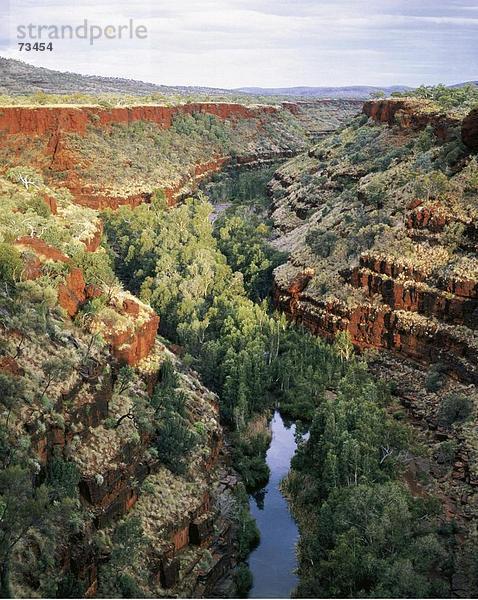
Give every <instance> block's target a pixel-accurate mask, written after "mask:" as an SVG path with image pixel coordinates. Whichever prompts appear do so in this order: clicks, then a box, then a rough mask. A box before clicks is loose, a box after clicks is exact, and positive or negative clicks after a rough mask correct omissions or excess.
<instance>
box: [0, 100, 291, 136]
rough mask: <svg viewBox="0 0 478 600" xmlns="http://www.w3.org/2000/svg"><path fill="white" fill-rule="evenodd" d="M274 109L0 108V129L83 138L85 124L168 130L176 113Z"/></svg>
mask: <svg viewBox="0 0 478 600" xmlns="http://www.w3.org/2000/svg"><path fill="white" fill-rule="evenodd" d="M278 110H280V109H279V107H275V106H266V105H264V106H243V105H241V104H235V103H227V102H195V103H188V104H180V105H178V106H133V107H121V108H110V109H107V108H100V107H96V106H77V107H71V108H70V107H66V106H48V107H23V106H12V107H8V106H7V107H5V108H2V111H1V115H0V130H1V131H2V132H3V133H4V134H6V135H15V134H21V135H36V136H42V135H51V134H55V133H78V134H80V135H85V134H86V131H87V128H88V125H91V124H94V125H95V126H98V127H105V128H108V127H111V125H114V124H119V123H123V124H130V123H134V122H135V121H146V122H148V123H155V124H156V125H159V126H160V127H162V128H164V129H169V128H170V127H171V125H172V123H173V119H174V117H175V116H176V115H179V114H189V115H190V114H193V113H204V114H209V115H214V116H216V117H218V118H219V119H223V120H225V119H233V120H242V119H256V118H261V117H263V116H264V115H267V114H274V113H276V112H277V111H278Z"/></svg>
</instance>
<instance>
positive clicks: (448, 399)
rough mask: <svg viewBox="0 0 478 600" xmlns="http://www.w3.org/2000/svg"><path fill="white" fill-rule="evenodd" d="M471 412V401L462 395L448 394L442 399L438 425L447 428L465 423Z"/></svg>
mask: <svg viewBox="0 0 478 600" xmlns="http://www.w3.org/2000/svg"><path fill="white" fill-rule="evenodd" d="M472 410H473V401H472V399H471V398H469V397H467V396H464V395H463V394H448V396H445V398H443V400H442V403H441V406H440V410H439V413H438V422H439V423H440V425H444V426H446V427H449V426H451V425H453V423H461V422H463V421H465V420H466V419H467V418H468V417H469V416H470V415H471V412H472Z"/></svg>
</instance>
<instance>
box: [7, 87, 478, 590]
mask: <svg viewBox="0 0 478 600" xmlns="http://www.w3.org/2000/svg"><path fill="white" fill-rule="evenodd" d="M452 99H453V98H452ZM19 102H20V103H19V104H18V105H16V104H14V103H13V102H12V104H11V105H7V106H2V107H0V135H1V137H0V163H1V168H0V193H1V198H2V210H1V212H0V275H1V278H2V288H1V292H0V315H1V326H0V386H1V392H2V426H1V429H0V434H1V440H2V444H1V448H0V459H1V461H2V463H1V464H2V471H1V476H0V488H1V494H2V506H3V508H4V515H5V516H6V517H7V518H6V519H5V525H4V530H2V531H3V534H4V540H6V541H7V542H6V543H5V544H4V546H2V547H0V559H1V561H0V562H1V569H0V584H1V589H2V595H3V596H5V597H12V596H13V597H57V598H61V597H210V596H214V597H246V596H247V594H248V593H249V592H250V593H251V597H264V596H266V595H268V594H266V592H267V590H269V595H270V594H272V595H273V596H275V597H289V596H290V594H291V593H294V594H296V595H298V596H299V597H319V596H320V597H327V596H329V597H344V596H352V597H357V596H359V597H394V596H395V597H415V596H416V597H430V596H432V597H447V596H448V595H453V596H454V597H465V596H467V595H470V594H471V595H473V594H474V593H476V590H477V589H478V587H477V581H476V574H475V564H476V562H475V561H476V541H475V539H476V535H477V530H476V523H477V521H476V519H477V516H478V513H477V508H478V496H477V494H476V489H477V488H476V486H477V485H478V466H477V462H476V461H477V454H476V448H475V447H476V432H475V427H474V423H475V421H476V410H477V404H476V403H477V401H478V395H477V394H476V384H477V379H476V378H477V368H478V364H477V355H476V350H477V338H476V327H477V323H478V321H477V319H478V297H477V294H478V269H477V265H478V263H477V258H476V227H475V221H476V210H477V203H476V200H477V197H478V196H477V193H478V187H477V185H478V183H477V182H478V163H477V159H476V147H477V144H476V132H477V128H476V120H477V115H476V110H474V111H473V110H472V111H470V110H469V107H468V106H466V107H462V106H461V105H460V104H459V103H457V105H456V106H453V109H449V108H445V107H443V106H442V105H440V102H439V101H438V100H437V101H436V102H435V103H433V102H431V101H425V100H423V99H420V98H418V97H410V98H402V97H397V98H393V99H386V100H371V101H368V102H365V104H363V103H362V102H357V101H354V100H337V101H331V100H322V101H320V100H317V101H297V102H286V101H280V102H276V103H273V104H270V105H266V104H259V103H252V102H251V103H249V104H247V103H245V104H240V103H237V102H209V101H205V102H196V101H194V102H185V103H183V104H179V105H177V106H166V105H165V106H160V105H153V104H150V105H148V104H142V105H140V104H138V105H132V106H101V105H100V104H94V103H92V100H91V99H89V100H88V102H86V101H85V102H84V103H83V104H82V103H78V104H75V105H73V106H68V105H67V104H62V105H45V106H32V105H28V104H27V103H25V104H24V105H22V104H21V102H22V101H21V100H20V101H19ZM283 420H288V421H290V422H291V423H293V424H292V427H291V429H285V428H284V427H283ZM305 431H309V432H310V435H307V436H305V437H304V436H303V435H302V434H303V433H304V432H305ZM271 432H272V440H271ZM294 434H296V435H294ZM281 440H282V441H283V440H286V442H285V443H284V444H283V446H281V444H280V442H281ZM296 450H297V451H296ZM277 452H279V455H277V454H276V453H277ZM291 459H292V462H291V467H292V468H291V469H290V470H289V462H290V460H291ZM279 488H280V489H279ZM286 498H287V501H288V503H289V506H290V514H289V508H288V505H287V504H286V500H285V499H286ZM250 503H251V504H252V510H250V505H251V504H250ZM19 504H20V505H22V506H24V507H25V509H22V510H17V507H18V505H19ZM269 510H271V511H272V512H269ZM262 511H263V512H262ZM251 513H252V516H251ZM253 516H256V517H257V525H256V523H255V522H254V519H253V518H252V517H253ZM7 521H8V523H7ZM257 526H258V527H259V531H258V529H257ZM377 532H380V534H378V533H377ZM259 534H260V535H259ZM297 535H298V536H299V538H298V546H297V551H296V548H295V542H296V538H297ZM281 544H283V546H281ZM390 548H393V551H390V550H389V549H390ZM357 549H358V550H357ZM251 552H252V553H251ZM424 555H425V556H427V560H424V559H423V556H424Z"/></svg>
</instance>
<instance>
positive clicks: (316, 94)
mask: <svg viewBox="0 0 478 600" xmlns="http://www.w3.org/2000/svg"><path fill="white" fill-rule="evenodd" d="M411 89H413V88H411V87H407V86H406V85H392V86H385V87H374V86H369V85H351V86H346V87H291V88H260V87H244V88H237V89H236V90H235V91H236V92H239V93H242V94H254V95H256V96H294V97H307V98H368V97H369V96H370V94H373V93H374V92H384V93H385V95H386V96H389V95H390V94H392V93H393V92H405V91H407V90H411Z"/></svg>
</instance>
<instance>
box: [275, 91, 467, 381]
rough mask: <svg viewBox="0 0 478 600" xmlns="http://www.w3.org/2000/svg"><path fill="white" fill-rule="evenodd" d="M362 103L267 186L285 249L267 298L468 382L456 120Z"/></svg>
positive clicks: (461, 152)
mask: <svg viewBox="0 0 478 600" xmlns="http://www.w3.org/2000/svg"><path fill="white" fill-rule="evenodd" d="M363 110H364V117H363V118H360V119H358V120H356V121H355V123H353V124H352V125H351V126H350V127H348V128H346V129H344V130H343V131H342V132H341V133H340V134H338V135H336V136H333V137H331V138H328V139H327V140H325V141H324V142H323V143H322V144H319V145H318V146H317V147H316V148H315V149H314V150H312V151H311V152H309V154H308V155H307V156H301V157H298V158H297V159H295V160H294V161H292V162H290V163H288V164H287V165H286V166H285V167H283V168H282V169H280V170H279V171H278V172H277V173H276V175H275V178H274V180H273V182H272V183H271V186H270V191H271V195H272V199H273V207H274V212H273V218H274V220H275V223H276V225H277V227H278V229H279V230H280V232H281V233H280V236H279V237H278V239H277V240H276V242H275V243H276V245H277V247H280V248H282V249H292V255H291V258H290V260H289V262H288V263H287V264H285V265H283V266H282V267H280V268H279V269H278V270H277V271H276V273H275V281H276V292H275V295H276V301H277V303H278V304H279V305H280V306H281V307H282V308H283V309H284V310H286V311H287V312H289V313H290V314H291V315H292V316H293V317H294V318H296V319H297V320H300V321H301V322H303V323H304V324H305V325H306V326H307V327H309V328H310V329H312V330H313V331H315V332H317V333H320V334H322V335H326V336H328V337H333V336H334V335H335V333H336V332H337V331H342V330H347V331H348V332H349V333H350V334H351V337H352V340H353V341H354V343H355V344H356V345H357V346H359V347H360V348H362V349H363V348H374V347H375V348H388V349H395V350H397V351H399V352H401V353H403V354H405V355H408V356H410V357H412V358H414V359H417V360H421V361H424V362H426V363H429V362H433V361H436V360H442V361H444V363H445V364H446V365H447V368H448V369H449V371H450V373H452V374H455V375H456V376H457V377H460V378H462V379H463V380H465V381H469V382H473V383H475V382H476V381H477V362H476V348H477V338H476V334H475V329H476V326H477V315H478V312H477V308H478V296H477V291H478V287H477V284H478V279H477V275H478V271H477V266H478V262H477V258H476V233H475V227H474V221H475V219H476V208H477V205H476V191H475V190H476V188H475V185H476V184H475V180H476V172H477V163H476V159H475V158H474V157H473V154H471V153H470V148H468V147H466V146H464V145H462V142H461V121H459V120H457V119H456V118H455V117H448V116H447V115H445V114H437V113H435V112H431V111H428V110H424V111H423V112H421V111H420V103H419V101H408V100H401V99H400V100H391V101H373V102H367V103H366V104H365V105H364V109H363ZM467 119H468V120H469V119H470V117H467ZM467 119H465V124H464V126H463V131H464V132H466V131H468V130H469V126H468V125H466V123H467ZM464 137H465V139H467V138H466V133H464ZM468 145H471V146H472V145H473V144H472V143H470V142H468ZM422 165H423V166H422Z"/></svg>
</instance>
